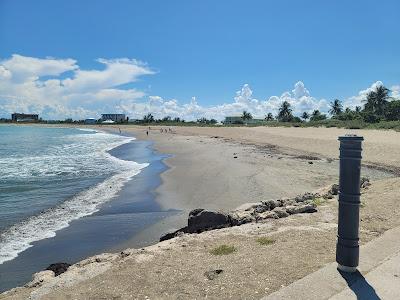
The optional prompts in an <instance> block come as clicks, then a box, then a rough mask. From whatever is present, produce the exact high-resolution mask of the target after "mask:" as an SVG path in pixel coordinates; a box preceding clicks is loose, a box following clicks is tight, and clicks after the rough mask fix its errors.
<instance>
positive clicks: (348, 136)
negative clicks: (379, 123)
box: [338, 134, 364, 142]
mask: <svg viewBox="0 0 400 300" xmlns="http://www.w3.org/2000/svg"><path fill="white" fill-rule="evenodd" d="M338 140H339V141H355V142H356V141H359V142H361V141H363V140H364V137H362V136H358V135H356V134H346V135H342V136H339V138H338Z"/></svg>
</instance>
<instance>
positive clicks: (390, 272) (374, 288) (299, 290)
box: [263, 227, 400, 300]
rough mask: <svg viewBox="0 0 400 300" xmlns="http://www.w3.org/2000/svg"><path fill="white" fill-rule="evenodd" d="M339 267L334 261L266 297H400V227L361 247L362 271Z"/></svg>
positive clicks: (317, 298) (335, 299)
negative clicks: (348, 271) (340, 269)
mask: <svg viewBox="0 0 400 300" xmlns="http://www.w3.org/2000/svg"><path fill="white" fill-rule="evenodd" d="M336 267H337V264H336V263H331V264H329V265H327V266H325V267H324V268H322V269H320V270H318V271H316V272H314V273H312V274H310V275H308V276H306V277H304V278H302V279H300V280H298V281H296V282H294V283H292V284H291V285H289V286H287V287H284V288H282V289H280V290H279V291H277V292H275V293H272V294H270V295H268V296H266V297H264V298H263V299H264V300H271V299H304V300H305V299H307V300H313V299H315V300H321V299H332V300H333V299H334V300H339V299H359V300H360V299H362V300H364V299H365V300H370V299H371V300H374V299H400V227H397V228H393V229H391V230H388V231H386V232H385V233H384V234H383V235H381V236H380V237H378V238H377V239H375V240H373V241H371V242H369V243H367V244H365V245H363V246H362V247H361V248H360V266H359V268H358V270H359V272H356V273H353V274H349V273H343V272H339V271H338V270H337V268H336Z"/></svg>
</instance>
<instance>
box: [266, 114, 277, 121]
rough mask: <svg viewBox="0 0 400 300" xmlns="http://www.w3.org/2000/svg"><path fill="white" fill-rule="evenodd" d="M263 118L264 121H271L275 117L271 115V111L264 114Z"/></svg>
mask: <svg viewBox="0 0 400 300" xmlns="http://www.w3.org/2000/svg"><path fill="white" fill-rule="evenodd" d="M264 120H265V121H273V120H275V118H274V115H273V114H272V113H268V114H267V115H266V116H265V118H264Z"/></svg>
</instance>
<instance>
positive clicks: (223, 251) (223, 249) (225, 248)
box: [210, 245, 237, 255]
mask: <svg viewBox="0 0 400 300" xmlns="http://www.w3.org/2000/svg"><path fill="white" fill-rule="evenodd" d="M236 250H237V249H236V248H235V246H232V245H221V246H218V247H215V248H213V249H211V250H210V253H211V254H212V255H227V254H231V253H233V252H235V251H236Z"/></svg>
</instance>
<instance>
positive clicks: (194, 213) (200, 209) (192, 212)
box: [189, 208, 204, 217]
mask: <svg viewBox="0 0 400 300" xmlns="http://www.w3.org/2000/svg"><path fill="white" fill-rule="evenodd" d="M203 210H204V208H195V209H193V210H191V211H190V212H189V217H190V216H195V215H197V214H198V213H200V212H202V211H203Z"/></svg>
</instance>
